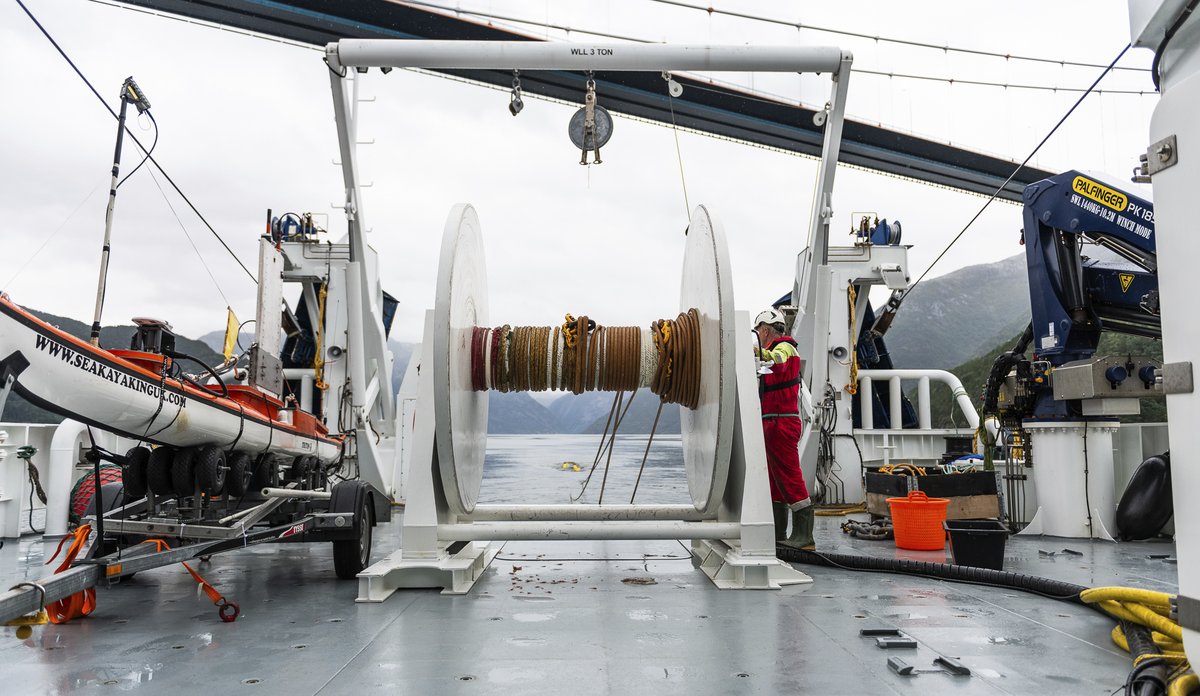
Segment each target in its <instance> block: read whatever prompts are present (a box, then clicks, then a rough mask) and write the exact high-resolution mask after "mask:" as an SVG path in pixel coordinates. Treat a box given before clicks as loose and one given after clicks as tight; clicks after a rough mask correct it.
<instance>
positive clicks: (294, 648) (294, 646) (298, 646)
mask: <svg viewBox="0 0 1200 696" xmlns="http://www.w3.org/2000/svg"><path fill="white" fill-rule="evenodd" d="M101 480H103V479H101ZM307 647H308V646H307V645H305V644H304V643H300V644H299V645H293V646H292V649H293V650H303V649H305V648H307Z"/></svg>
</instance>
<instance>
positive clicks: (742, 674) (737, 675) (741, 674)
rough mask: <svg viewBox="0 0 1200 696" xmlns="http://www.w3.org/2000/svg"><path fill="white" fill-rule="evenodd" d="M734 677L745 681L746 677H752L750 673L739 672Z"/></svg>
mask: <svg viewBox="0 0 1200 696" xmlns="http://www.w3.org/2000/svg"><path fill="white" fill-rule="evenodd" d="M733 676H735V677H740V678H742V679H745V678H746V677H748V676H750V674H749V673H748V672H738V673H737V674H735V675H733Z"/></svg>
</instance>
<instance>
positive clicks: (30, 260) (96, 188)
mask: <svg viewBox="0 0 1200 696" xmlns="http://www.w3.org/2000/svg"><path fill="white" fill-rule="evenodd" d="M101 185H102V183H99V182H98V183H97V184H96V185H95V186H93V187H92V190H91V191H90V192H88V195H86V196H84V197H83V200H81V201H79V205H77V206H75V209H74V210H72V211H71V214H70V215H68V216H67V217H66V218H65V219H64V220H63V221H62V222H61V223H60V224H59V225H58V227H56V228H54V231H53V232H51V233H50V235H49V236H47V237H46V239H45V240H43V241H42V245H41V246H39V247H38V248H37V251H35V252H33V255H32V256H30V257H29V258H28V259H25V263H23V264H21V267H20V268H18V269H17V271H16V273H13V274H12V277H11V278H9V279H8V282H7V283H5V284H4V285H3V286H2V287H0V291H3V290H6V289H8V288H11V287H12V284H13V283H15V282H16V281H17V277H19V276H20V275H21V273H23V272H24V271H25V269H26V268H28V267H29V264H31V263H33V260H34V259H36V258H37V256H38V254H40V253H42V250H43V249H45V248H46V245H47V244H49V243H50V242H51V241H52V240H53V239H54V238H55V237H56V236H57V235H58V233H59V232H62V231H63V228H65V227H66V226H67V223H68V222H70V221H71V219H72V218H74V217H75V214H76V213H78V212H79V211H80V210H81V209H82V208H83V206H84V205H86V204H87V202H88V201H90V200H91V199H92V196H94V195H95V194H96V191H99V190H100V186H101Z"/></svg>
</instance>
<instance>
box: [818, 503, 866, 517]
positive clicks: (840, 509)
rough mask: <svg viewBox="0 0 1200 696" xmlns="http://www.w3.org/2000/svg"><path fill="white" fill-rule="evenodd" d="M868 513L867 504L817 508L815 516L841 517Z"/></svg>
mask: <svg viewBox="0 0 1200 696" xmlns="http://www.w3.org/2000/svg"><path fill="white" fill-rule="evenodd" d="M866 511H867V504H866V503H854V504H852V505H830V506H828V507H826V506H824V505H821V506H818V507H817V511H816V513H815V514H816V515H817V516H818V517H841V516H842V515H853V514H856V513H860V512H866Z"/></svg>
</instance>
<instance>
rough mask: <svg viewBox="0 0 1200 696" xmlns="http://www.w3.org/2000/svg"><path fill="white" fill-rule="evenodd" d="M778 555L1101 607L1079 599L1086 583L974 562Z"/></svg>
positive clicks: (780, 551)
mask: <svg viewBox="0 0 1200 696" xmlns="http://www.w3.org/2000/svg"><path fill="white" fill-rule="evenodd" d="M775 555H776V556H778V557H779V558H780V560H784V561H787V562H788V563H806V564H809V565H819V566H826V567H833V568H842V569H844V570H862V571H867V572H872V573H900V574H903V575H916V576H919V577H923V578H932V579H935V580H947V581H950V582H962V583H968V584H972V585H987V586H989V587H1002V588H1005V589H1010V590H1020V591H1022V592H1030V593H1032V594H1036V595H1041V596H1042V597H1049V598H1050V599H1058V600H1062V601H1064V602H1072V603H1074V604H1082V605H1083V606H1087V607H1092V608H1094V609H1096V610H1097V611H1101V610H1100V609H1098V608H1097V607H1095V605H1092V604H1088V603H1086V602H1084V601H1083V600H1082V599H1080V596H1079V593H1081V592H1083V591H1084V590H1086V589H1089V588H1087V587H1084V586H1083V585H1075V584H1073V583H1069V582H1062V581H1060V580H1051V579H1049V578H1041V577H1038V576H1036V575H1025V574H1023V573H1013V572H1009V571H1007V570H992V569H990V568H974V567H971V566H961V565H952V564H950V563H931V562H928V561H907V560H901V559H897V558H872V557H870V556H857V555H852V554H844V553H827V552H824V551H820V552H818V551H802V550H800V549H793V548H790V547H787V546H777V547H775ZM1101 613H1103V612H1101ZM1106 616H1107V614H1106Z"/></svg>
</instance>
